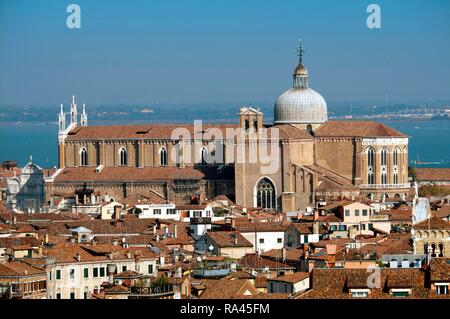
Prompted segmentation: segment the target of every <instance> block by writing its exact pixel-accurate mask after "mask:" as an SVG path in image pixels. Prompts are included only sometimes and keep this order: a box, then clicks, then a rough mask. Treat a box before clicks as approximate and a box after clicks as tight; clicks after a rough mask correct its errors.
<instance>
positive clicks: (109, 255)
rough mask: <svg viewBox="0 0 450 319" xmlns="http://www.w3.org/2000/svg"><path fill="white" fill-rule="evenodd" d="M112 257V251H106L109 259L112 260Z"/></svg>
mask: <svg viewBox="0 0 450 319" xmlns="http://www.w3.org/2000/svg"><path fill="white" fill-rule="evenodd" d="M113 257H114V256H113V253H112V252H110V253H108V258H109V259H110V260H113V259H114V258H113Z"/></svg>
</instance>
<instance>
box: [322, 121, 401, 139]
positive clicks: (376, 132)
mask: <svg viewBox="0 0 450 319" xmlns="http://www.w3.org/2000/svg"><path fill="white" fill-rule="evenodd" d="M314 136H317V137H407V135H406V134H403V133H401V132H399V131H397V130H394V129H393V128H391V127H389V126H387V125H385V124H383V123H379V122H374V121H327V122H325V123H323V124H322V125H320V126H319V127H318V128H317V129H316V130H314Z"/></svg>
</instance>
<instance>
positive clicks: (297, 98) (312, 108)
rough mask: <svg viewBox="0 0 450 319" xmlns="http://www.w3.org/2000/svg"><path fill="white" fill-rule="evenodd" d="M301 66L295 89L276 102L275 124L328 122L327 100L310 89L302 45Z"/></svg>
mask: <svg viewBox="0 0 450 319" xmlns="http://www.w3.org/2000/svg"><path fill="white" fill-rule="evenodd" d="M298 52H299V57H300V60H299V64H298V66H297V67H296V68H295V70H294V74H293V77H294V83H293V88H292V89H289V90H287V91H286V92H284V93H283V94H281V95H280V96H279V97H278V99H277V101H276V102H275V108H274V116H275V124H285V123H290V124H318V123H323V122H325V121H326V120H327V118H328V116H327V103H326V102H325V99H324V98H323V97H322V95H320V94H319V93H317V92H316V91H314V90H313V89H310V88H309V85H308V71H307V69H306V67H305V66H304V65H303V63H302V57H303V52H304V50H303V48H302V46H301V44H300V47H299V49H298Z"/></svg>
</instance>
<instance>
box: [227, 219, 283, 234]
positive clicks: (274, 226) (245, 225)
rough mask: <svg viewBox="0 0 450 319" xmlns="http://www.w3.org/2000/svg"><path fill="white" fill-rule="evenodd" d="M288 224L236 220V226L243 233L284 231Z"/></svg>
mask: <svg viewBox="0 0 450 319" xmlns="http://www.w3.org/2000/svg"><path fill="white" fill-rule="evenodd" d="M288 226H289V225H288V224H286V223H280V222H273V223H272V222H271V223H269V222H238V221H237V220H236V223H235V228H236V229H237V230H239V231H240V232H241V233H245V232H255V231H257V232H284V231H285V230H286V229H287V228H288Z"/></svg>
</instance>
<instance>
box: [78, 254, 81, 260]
mask: <svg viewBox="0 0 450 319" xmlns="http://www.w3.org/2000/svg"><path fill="white" fill-rule="evenodd" d="M77 261H78V262H80V261H81V255H80V253H77Z"/></svg>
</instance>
